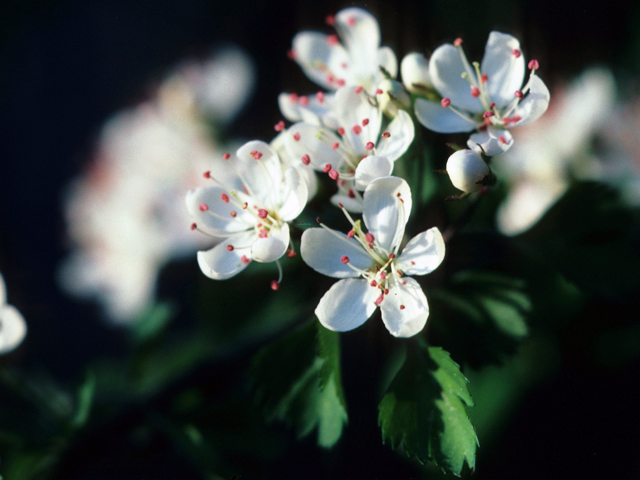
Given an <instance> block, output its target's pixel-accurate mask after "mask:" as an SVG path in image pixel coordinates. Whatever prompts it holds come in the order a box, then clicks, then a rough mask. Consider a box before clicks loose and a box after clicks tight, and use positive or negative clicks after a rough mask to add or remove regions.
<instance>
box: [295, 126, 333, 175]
mask: <svg viewBox="0 0 640 480" xmlns="http://www.w3.org/2000/svg"><path fill="white" fill-rule="evenodd" d="M319 137H320V138H319ZM296 138H297V139H298V140H296ZM340 142H341V140H340V139H339V138H338V137H337V136H336V135H335V134H334V133H333V132H332V131H330V130H327V129H326V128H321V127H318V126H316V125H311V124H309V123H296V124H294V125H291V127H289V129H288V130H287V134H286V135H285V146H286V148H287V153H288V154H289V156H290V157H291V158H293V159H294V162H300V164H302V157H303V156H304V155H309V158H310V160H311V165H312V167H313V168H315V169H317V170H321V169H322V167H323V166H324V165H325V164H327V163H329V164H331V165H332V166H333V168H336V169H338V168H339V167H340V166H341V165H342V164H343V163H344V158H342V156H341V155H340V153H338V151H336V150H333V149H332V148H331V146H332V145H333V144H334V143H338V144H339V143H340Z"/></svg>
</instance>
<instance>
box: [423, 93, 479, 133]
mask: <svg viewBox="0 0 640 480" xmlns="http://www.w3.org/2000/svg"><path fill="white" fill-rule="evenodd" d="M414 108H415V112H416V117H417V118H418V121H419V122H420V123H421V124H422V125H423V126H425V127H426V128H428V129H429V130H431V131H434V132H437V133H458V132H470V131H471V130H475V128H476V122H475V121H474V120H473V119H471V118H469V117H464V118H463V117H461V116H460V115H458V114H457V113H455V112H454V111H453V110H451V109H449V108H444V107H443V106H442V105H440V104H439V103H436V102H431V101H429V100H425V99H423V98H418V99H416V103H415V105H414Z"/></svg>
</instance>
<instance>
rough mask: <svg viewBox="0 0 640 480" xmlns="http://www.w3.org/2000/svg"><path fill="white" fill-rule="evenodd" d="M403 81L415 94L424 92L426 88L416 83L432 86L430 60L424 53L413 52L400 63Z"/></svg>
mask: <svg viewBox="0 0 640 480" xmlns="http://www.w3.org/2000/svg"><path fill="white" fill-rule="evenodd" d="M400 74H401V75H402V82H403V83H404V86H405V87H406V89H407V90H409V91H410V92H411V93H415V94H418V95H420V94H424V93H425V92H424V89H423V88H420V87H418V86H416V85H424V86H425V87H429V86H431V77H429V60H427V59H426V58H425V57H424V55H423V54H422V53H419V52H412V53H409V54H407V55H405V57H404V58H403V59H402V63H401V64H400Z"/></svg>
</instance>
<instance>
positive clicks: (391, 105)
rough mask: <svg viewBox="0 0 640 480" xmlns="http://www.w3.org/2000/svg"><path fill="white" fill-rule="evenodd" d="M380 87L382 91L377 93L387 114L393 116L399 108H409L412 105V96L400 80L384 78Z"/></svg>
mask: <svg viewBox="0 0 640 480" xmlns="http://www.w3.org/2000/svg"><path fill="white" fill-rule="evenodd" d="M378 89H379V90H382V93H380V94H378V95H377V98H378V103H379V105H380V108H381V109H382V111H383V112H384V114H385V115H388V116H389V117H391V118H393V117H395V116H396V115H397V114H398V110H399V109H403V110H408V109H409V108H410V107H411V97H409V94H408V93H407V91H406V90H405V89H404V87H403V86H402V84H401V83H400V82H398V81H396V80H384V81H383V82H382V83H381V84H380V85H379V86H378Z"/></svg>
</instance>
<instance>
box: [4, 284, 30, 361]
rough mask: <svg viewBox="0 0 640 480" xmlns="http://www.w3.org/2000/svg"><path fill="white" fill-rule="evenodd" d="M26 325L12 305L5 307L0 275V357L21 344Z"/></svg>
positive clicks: (5, 294)
mask: <svg viewBox="0 0 640 480" xmlns="http://www.w3.org/2000/svg"><path fill="white" fill-rule="evenodd" d="M26 334H27V323H26V322H25V321H24V317H23V316H22V314H21V313H20V312H19V311H18V309H17V308H16V307H14V306H13V305H7V289H6V285H5V283H4V278H3V277H2V275H1V274H0V355H1V354H4V353H9V352H11V351H12V350H14V349H15V348H16V347H17V346H18V345H20V344H21V343H22V340H24V337H25V336H26Z"/></svg>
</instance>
